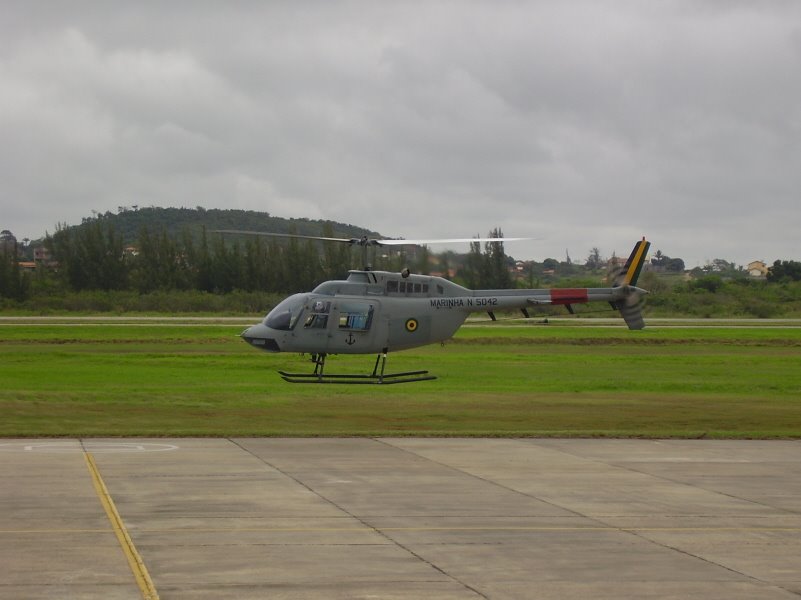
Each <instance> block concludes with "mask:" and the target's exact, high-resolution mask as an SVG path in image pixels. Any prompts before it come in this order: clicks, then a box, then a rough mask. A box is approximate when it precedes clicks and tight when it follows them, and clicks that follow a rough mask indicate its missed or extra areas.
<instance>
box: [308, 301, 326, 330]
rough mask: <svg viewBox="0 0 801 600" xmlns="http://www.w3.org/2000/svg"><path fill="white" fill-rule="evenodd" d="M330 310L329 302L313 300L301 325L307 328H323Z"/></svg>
mask: <svg viewBox="0 0 801 600" xmlns="http://www.w3.org/2000/svg"><path fill="white" fill-rule="evenodd" d="M330 312H331V303H330V302H324V301H322V300H317V301H315V302H314V304H313V305H312V307H311V312H310V313H309V316H307V317H306V322H305V323H304V324H303V326H304V327H306V328H308V329H325V328H326V327H327V326H328V313H330Z"/></svg>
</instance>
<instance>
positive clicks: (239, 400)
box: [0, 318, 801, 438]
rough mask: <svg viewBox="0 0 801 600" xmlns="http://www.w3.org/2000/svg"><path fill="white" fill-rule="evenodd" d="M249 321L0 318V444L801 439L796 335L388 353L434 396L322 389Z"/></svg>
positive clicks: (483, 336) (776, 332)
mask: <svg viewBox="0 0 801 600" xmlns="http://www.w3.org/2000/svg"><path fill="white" fill-rule="evenodd" d="M256 320H257V319H256V318H254V319H244V320H241V321H236V320H230V321H220V322H207V321H192V320H186V319H185V320H166V319H165V320H144V321H132V320H127V321H126V320H91V319H88V320H80V321H78V320H75V321H71V320H68V319H56V320H52V321H38V320H31V322H30V323H26V322H23V321H17V320H0V415H2V416H1V417H0V436H4V437H16V436H183V435H187V436H189V435H192V436H198V435H201V436H203V435H209V436H212V435H213V436H279V435H280V436H309V435H453V436H462V435H466V436H475V435H480V436H620V437H632V436H636V437H693V438H695V437H713V438H721V437H729V438H799V437H801V328H799V327H798V326H797V325H798V323H795V324H793V323H791V322H772V323H771V326H754V325H753V324H751V323H748V325H749V326H739V327H736V326H730V325H721V326H706V327H700V326H697V324H692V323H690V324H688V325H686V326H677V325H681V323H675V322H673V323H671V326H659V325H657V326H649V328H648V329H646V330H644V331H641V332H630V331H628V330H627V329H625V328H624V327H621V326H619V325H618V326H614V327H598V326H576V325H575V324H574V322H568V323H561V322H560V323H553V322H552V323H551V324H549V325H547V326H544V325H531V324H525V325H521V323H524V322H523V321H514V322H507V323H495V324H491V325H487V324H474V325H472V326H466V327H463V328H462V329H461V330H460V331H459V333H458V334H457V336H456V337H455V339H454V340H452V341H451V342H449V343H448V344H446V345H444V346H440V345H432V346H427V347H424V348H421V349H418V350H413V351H408V352H400V353H397V354H391V355H390V357H389V363H388V368H389V370H408V369H416V368H427V369H429V370H430V371H431V372H432V373H433V374H435V375H437V376H438V377H439V378H438V379H437V380H435V381H430V382H421V383H412V384H402V385H395V386H356V385H339V386H336V385H328V386H318V385H291V384H288V383H285V382H283V381H282V380H281V379H280V377H279V376H278V375H277V374H276V371H277V370H278V369H289V370H292V371H299V370H301V371H305V370H307V369H310V365H309V364H308V362H307V361H308V359H307V358H304V357H300V356H298V355H294V354H286V355H284V354H278V355H274V354H265V353H262V352H259V351H257V350H255V349H254V348H251V347H249V346H248V345H247V344H245V343H243V342H242V341H241V340H240V339H239V338H238V337H237V334H238V333H239V332H240V331H241V330H242V329H243V328H244V325H245V324H247V323H252V322H255V321H256ZM372 362H373V358H372V357H370V356H336V357H331V358H330V359H329V366H328V368H329V370H332V371H340V372H343V371H344V372H351V373H356V372H366V371H369V370H370V369H371V368H372Z"/></svg>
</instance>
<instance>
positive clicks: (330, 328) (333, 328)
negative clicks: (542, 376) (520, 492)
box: [218, 230, 650, 384]
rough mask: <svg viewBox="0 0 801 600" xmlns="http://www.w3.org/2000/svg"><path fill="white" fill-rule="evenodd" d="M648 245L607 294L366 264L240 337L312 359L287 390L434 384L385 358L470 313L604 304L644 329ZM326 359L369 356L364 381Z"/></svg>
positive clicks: (295, 298) (454, 326)
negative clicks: (481, 282)
mask: <svg viewBox="0 0 801 600" xmlns="http://www.w3.org/2000/svg"><path fill="white" fill-rule="evenodd" d="M218 232H219V233H228V234H249V235H267V236H273V237H290V238H301V239H309V240H323V241H328V242H338V243H347V244H351V245H353V246H360V247H361V248H362V252H363V257H366V249H367V248H368V247H370V246H393V245H394V246H399V245H412V244H429V243H454V242H504V241H506V242H508V241H515V240H521V239H530V238H469V239H468V238H460V239H448V240H405V239H404V240H391V239H371V238H368V237H366V236H365V237H362V238H352V239H347V238H321V237H316V236H305V235H295V234H276V233H266V232H252V231H240V230H218ZM649 247H650V242H648V241H646V239H645V238H644V237H643V238H642V240H640V241H638V242H637V243H636V244H635V246H634V249H633V250H632V252H631V255H630V256H629V258H628V260H627V261H626V263H625V265H624V267H623V268H622V269H621V270H620V271H619V272H618V273H617V275H616V277H615V278H614V281H613V284H612V286H611V287H607V288H550V289H512V290H510V289H498V290H471V289H467V288H465V287H462V286H461V285H458V284H456V283H453V282H452V281H449V280H447V279H444V278H442V277H437V276H433V275H419V274H413V273H410V272H409V270H408V269H404V270H403V271H402V272H400V273H394V272H388V271H374V270H372V269H370V267H369V266H368V265H366V266H365V268H364V269H362V270H351V271H349V272H348V277H347V279H345V280H341V281H326V282H323V283H321V284H320V285H318V286H317V287H316V288H314V289H313V290H312V291H311V292H305V293H298V294H294V295H292V296H289V297H288V298H286V299H284V300H282V301H281V302H280V303H279V304H278V305H276V306H275V308H273V309H272V310H271V311H270V312H269V313H268V314H267V316H266V317H265V318H264V319H263V320H262V321H261V322H260V323H257V324H255V325H253V326H251V327H248V328H247V329H246V330H245V331H243V332H242V333H241V334H240V335H241V337H242V339H243V340H244V341H246V342H247V343H248V344H250V345H251V346H253V347H255V348H258V349H260V350H263V351H265V352H297V353H301V354H310V355H311V361H312V363H313V364H314V370H313V371H312V372H311V373H290V372H286V371H279V374H280V375H281V377H282V378H283V379H284V380H285V381H287V382H289V383H360V384H362V383H369V384H392V383H408V382H415V381H426V380H432V379H436V376H434V375H431V374H430V373H429V372H428V371H406V372H400V373H386V372H385V368H386V363H387V354H388V353H389V352H396V351H399V350H408V349H410V348H417V347H419V346H425V345H427V344H433V343H437V342H445V341H446V340H448V339H450V338H451V337H452V336H453V335H454V334H455V333H456V331H457V330H458V329H459V327H461V325H462V324H463V323H464V322H465V320H466V319H467V317H468V316H469V315H470V314H471V313H474V312H486V313H488V314H489V317H490V318H491V319H492V320H493V321H494V320H496V317H495V312H496V311H502V310H509V309H517V310H520V311H521V312H522V314H523V315H524V316H525V317H526V318H528V317H529V312H528V309H529V308H532V307H537V306H548V305H561V306H564V307H565V308H566V309H567V310H568V311H569V312H570V313H574V309H573V305H575V304H583V303H588V302H608V303H609V304H610V305H611V307H612V309H614V310H618V311H619V312H620V314H621V316H622V317H623V320H624V321H625V322H626V324H627V325H628V327H629V329H633V330H637V329H642V328H644V327H645V321H644V320H643V317H642V310H641V308H642V301H643V298H644V296H645V295H646V294H647V293H648V292H647V291H646V290H644V289H641V288H638V287H636V284H637V280H638V278H639V275H640V272H641V270H642V267H643V265H644V263H645V260H646V256H647V254H648V248H649ZM331 354H375V355H376V359H375V364H374V366H373V370H372V372H371V373H369V374H335V373H328V372H326V371H325V367H326V358H327V357H328V356H329V355H331Z"/></svg>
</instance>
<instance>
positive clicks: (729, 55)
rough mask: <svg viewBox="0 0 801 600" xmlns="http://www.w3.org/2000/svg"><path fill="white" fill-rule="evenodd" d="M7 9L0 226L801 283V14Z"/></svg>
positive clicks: (273, 6) (537, 8)
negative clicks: (668, 268)
mask: <svg viewBox="0 0 801 600" xmlns="http://www.w3.org/2000/svg"><path fill="white" fill-rule="evenodd" d="M29 4H30V3H19V4H17V5H14V4H10V5H9V6H7V8H6V9H5V11H4V13H5V14H4V19H3V21H2V24H0V34H2V35H0V38H2V39H1V40H0V142H2V146H3V151H2V152H3V160H2V161H0V177H2V180H3V186H2V191H0V207H2V219H0V220H1V221H2V222H0V226H2V227H3V228H8V229H11V230H12V231H15V233H17V234H18V235H19V236H20V237H22V236H29V237H34V236H38V235H40V234H41V233H42V232H43V231H44V230H45V229H49V230H51V231H52V229H53V227H54V225H55V223H56V222H59V221H65V222H68V223H75V222H77V221H79V220H80V218H81V217H83V216H86V215H88V214H89V212H90V210H91V209H96V210H100V211H106V210H116V208H117V207H118V206H121V205H132V204H138V205H151V204H154V205H159V206H197V205H202V206H206V207H232V208H244V209H254V210H266V211H269V212H271V213H273V214H276V215H279V216H306V217H320V218H330V219H336V220H340V221H345V222H350V223H355V224H359V225H363V226H366V227H370V228H372V229H376V230H379V231H381V232H383V233H385V234H387V235H403V236H405V237H438V236H439V237H454V236H457V237H459V236H469V235H473V234H479V233H481V234H483V233H486V232H487V231H488V230H489V229H490V228H492V227H494V226H501V227H502V228H503V230H504V232H505V233H506V235H509V236H528V235H531V236H535V237H540V238H543V239H541V240H540V241H537V242H532V243H515V244H509V246H508V247H507V251H509V252H510V253H511V254H513V255H515V256H518V257H526V258H528V257H532V258H540V259H541V258H544V257H546V256H557V257H561V256H562V255H563V253H564V250H565V249H566V248H567V249H569V250H570V253H571V255H572V256H573V258H576V259H578V258H584V257H585V256H586V255H587V253H588V252H589V249H590V247H592V246H599V247H600V248H601V249H602V251H603V252H604V253H605V254H611V253H612V252H613V251H616V252H617V253H618V254H625V253H626V252H628V249H629V247H630V246H631V244H632V243H633V241H634V240H635V239H637V238H639V237H640V236H641V235H648V236H649V238H651V239H652V240H653V241H654V244H655V247H656V248H661V249H662V250H663V251H664V252H666V253H668V254H670V255H671V256H680V257H682V258H684V259H685V261H687V263H688V264H689V265H690V266H694V265H695V264H699V263H700V264H703V262H704V261H706V260H708V259H712V258H716V257H721V258H726V259H728V260H734V261H737V262H738V263H745V262H748V261H750V260H752V259H764V260H767V261H772V260H774V259H776V258H796V259H797V258H799V257H801V251H799V249H798V245H797V243H796V238H797V234H796V231H797V229H798V226H799V224H801V203H799V202H798V200H799V198H798V197H799V189H801V168H799V167H801V78H799V77H798V75H797V74H798V73H800V72H801V6H800V5H798V4H797V3H795V2H763V3H740V4H738V3H718V2H706V3H698V2H679V1H676V2H666V3H657V4H654V3H638V2H624V1H619V2H604V3H597V2H586V3H556V2H554V3H550V2H528V3H518V2H492V3H490V2H486V3H485V2H453V3H452V2H435V3H429V2H419V3H415V2H410V3H393V4H381V3H371V2H319V3H314V2H311V3H308V2H304V3H250V2H233V3H222V4H221V3H204V2H192V3H167V4H166V5H164V4H163V3H91V2H87V3H83V4H77V5H76V4H74V3H70V5H69V7H67V6H66V5H64V6H62V5H60V4H56V5H55V6H48V7H47V9H44V8H37V7H35V6H34V7H31V6H29Z"/></svg>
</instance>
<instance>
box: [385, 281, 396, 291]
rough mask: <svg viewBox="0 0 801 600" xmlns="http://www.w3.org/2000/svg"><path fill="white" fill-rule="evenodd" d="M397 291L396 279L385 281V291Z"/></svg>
mask: <svg viewBox="0 0 801 600" xmlns="http://www.w3.org/2000/svg"><path fill="white" fill-rule="evenodd" d="M397 291H398V282H397V281H392V280H390V281H387V292H397Z"/></svg>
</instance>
